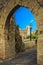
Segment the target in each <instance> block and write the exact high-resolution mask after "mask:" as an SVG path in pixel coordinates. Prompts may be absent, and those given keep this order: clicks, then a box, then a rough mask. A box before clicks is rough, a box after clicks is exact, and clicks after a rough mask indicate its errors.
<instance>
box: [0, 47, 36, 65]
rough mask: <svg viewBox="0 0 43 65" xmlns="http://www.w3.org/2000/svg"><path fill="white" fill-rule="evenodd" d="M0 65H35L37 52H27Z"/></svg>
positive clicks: (34, 49)
mask: <svg viewBox="0 0 43 65" xmlns="http://www.w3.org/2000/svg"><path fill="white" fill-rule="evenodd" d="M0 65H37V50H36V48H32V49H30V50H27V51H25V52H23V53H20V54H19V55H17V56H16V57H15V58H13V59H12V60H10V61H9V60H7V61H4V62H3V63H0Z"/></svg>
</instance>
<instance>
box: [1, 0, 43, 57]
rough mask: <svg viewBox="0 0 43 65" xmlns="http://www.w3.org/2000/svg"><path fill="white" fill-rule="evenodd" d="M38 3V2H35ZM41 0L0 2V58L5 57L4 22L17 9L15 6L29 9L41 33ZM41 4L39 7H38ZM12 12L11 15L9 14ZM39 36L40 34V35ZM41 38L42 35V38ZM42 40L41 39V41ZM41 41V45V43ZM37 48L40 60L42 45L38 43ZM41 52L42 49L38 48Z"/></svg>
mask: <svg viewBox="0 0 43 65" xmlns="http://www.w3.org/2000/svg"><path fill="white" fill-rule="evenodd" d="M37 1H39V2H37ZM41 1H42V0H0V30H1V32H0V34H1V35H2V37H1V39H2V41H3V42H2V43H0V45H1V46H0V49H1V50H2V51H0V53H3V54H1V55H2V56H1V55H0V57H1V58H3V57H4V55H5V51H4V49H5V47H6V46H5V40H4V38H3V35H4V28H5V23H6V21H7V22H8V20H7V19H8V17H11V16H12V15H13V13H14V11H15V7H17V5H21V6H25V7H27V8H29V9H30V10H31V11H32V12H33V13H34V15H35V17H36V20H37V25H38V30H39V34H40V32H42V33H43V2H41ZM40 4H41V6H40ZM11 12H12V14H11ZM2 26H3V28H2ZM40 35H41V34H40ZM41 37H43V34H42V36H41ZM40 40H41V39H38V41H40ZM42 40H43V39H42ZM42 40H41V43H42ZM38 45H39V47H37V50H38V52H37V53H38V54H39V58H40V54H42V57H43V52H41V51H40V50H39V48H40V45H41V46H43V43H42V44H40V42H38ZM2 47H3V48H2ZM40 49H41V50H42V49H43V47H41V48H40Z"/></svg>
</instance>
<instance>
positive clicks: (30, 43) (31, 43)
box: [23, 39, 36, 49]
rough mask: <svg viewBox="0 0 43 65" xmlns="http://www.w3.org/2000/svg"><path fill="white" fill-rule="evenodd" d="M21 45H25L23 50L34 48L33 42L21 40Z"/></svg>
mask: <svg viewBox="0 0 43 65" xmlns="http://www.w3.org/2000/svg"><path fill="white" fill-rule="evenodd" d="M23 43H24V45H25V49H29V48H33V47H35V46H36V44H35V40H31V41H30V40H29V39H23Z"/></svg>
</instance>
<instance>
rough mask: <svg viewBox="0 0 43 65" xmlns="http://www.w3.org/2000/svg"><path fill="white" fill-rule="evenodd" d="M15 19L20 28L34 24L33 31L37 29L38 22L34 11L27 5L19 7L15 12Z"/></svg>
mask: <svg viewBox="0 0 43 65" xmlns="http://www.w3.org/2000/svg"><path fill="white" fill-rule="evenodd" d="M14 21H15V22H16V24H18V25H19V28H21V29H26V26H29V25H30V24H31V25H32V31H34V30H37V29H38V28H37V22H36V19H35V17H34V15H33V13H32V12H31V11H30V10H29V9H28V8H25V7H22V6H21V7H20V8H18V9H17V10H16V11H15V13H14Z"/></svg>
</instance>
